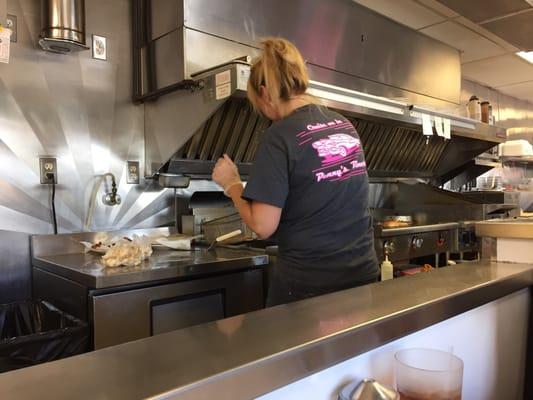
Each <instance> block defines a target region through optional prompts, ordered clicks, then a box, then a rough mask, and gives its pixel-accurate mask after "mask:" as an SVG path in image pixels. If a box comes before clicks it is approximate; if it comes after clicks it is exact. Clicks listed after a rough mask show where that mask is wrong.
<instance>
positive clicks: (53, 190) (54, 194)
mask: <svg viewBox="0 0 533 400" xmlns="http://www.w3.org/2000/svg"><path fill="white" fill-rule="evenodd" d="M47 178H48V179H51V180H52V222H53V224H54V235H57V216H56V179H55V177H54V174H50V173H49V174H47Z"/></svg>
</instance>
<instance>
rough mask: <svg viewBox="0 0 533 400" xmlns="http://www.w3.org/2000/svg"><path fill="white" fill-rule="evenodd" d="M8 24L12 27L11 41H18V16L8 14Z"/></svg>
mask: <svg viewBox="0 0 533 400" xmlns="http://www.w3.org/2000/svg"><path fill="white" fill-rule="evenodd" d="M6 21H7V22H6V25H7V27H8V28H9V29H11V41H12V42H14V43H16V42H17V16H16V15H12V14H7V19H6Z"/></svg>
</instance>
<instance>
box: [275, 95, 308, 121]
mask: <svg viewBox="0 0 533 400" xmlns="http://www.w3.org/2000/svg"><path fill="white" fill-rule="evenodd" d="M310 103H311V101H309V99H308V98H307V97H306V96H297V97H293V98H291V99H289V100H287V101H286V102H283V103H281V104H280V107H279V116H280V118H279V119H283V118H285V117H286V116H288V115H290V114H292V112H293V111H294V110H296V109H297V108H300V107H303V106H306V105H308V104H310Z"/></svg>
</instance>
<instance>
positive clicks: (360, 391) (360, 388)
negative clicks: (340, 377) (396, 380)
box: [338, 379, 400, 400]
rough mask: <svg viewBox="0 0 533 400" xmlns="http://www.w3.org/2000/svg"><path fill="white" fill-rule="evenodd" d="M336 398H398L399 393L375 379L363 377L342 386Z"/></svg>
mask: <svg viewBox="0 0 533 400" xmlns="http://www.w3.org/2000/svg"><path fill="white" fill-rule="evenodd" d="M338 400H400V395H399V394H398V392H396V391H395V390H393V389H390V388H388V387H386V386H384V385H382V384H381V383H379V382H377V381H376V380H375V379H364V380H363V381H362V382H359V383H357V382H352V383H350V384H348V385H346V386H345V387H344V388H342V390H341V391H340V393H339V397H338Z"/></svg>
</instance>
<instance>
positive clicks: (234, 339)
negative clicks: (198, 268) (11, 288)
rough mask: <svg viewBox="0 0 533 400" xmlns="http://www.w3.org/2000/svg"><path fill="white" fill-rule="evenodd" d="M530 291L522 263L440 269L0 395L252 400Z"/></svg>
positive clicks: (88, 357)
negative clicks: (467, 312)
mask: <svg viewBox="0 0 533 400" xmlns="http://www.w3.org/2000/svg"><path fill="white" fill-rule="evenodd" d="M532 284H533V265H529V264H506V263H489V262H479V263H471V264H463V265H457V266H452V267H447V268H442V269H438V270H434V271H431V272H428V273H424V274H418V275H415V276H411V277H404V278H399V279H395V280H391V281H386V282H381V283H376V284H371V285H367V286H363V287H359V288H354V289H349V290H345V291H342V292H337V293H333V294H330V295H326V296H321V297H317V298H313V299H308V300H304V301H300V302H296V303H292V304H288V305H282V306H277V307H273V308H270V309H265V310H261V311H256V312H252V313H248V314H244V315H241V316H236V317H232V318H228V319H225V320H220V321H216V322H212V323H207V324H203V325H198V326H194V327H190V328H186V329H183V330H179V331H174V332H170V333H166V334H162V335H158V336H154V337H150V338H147V339H142V340H138V341H135V342H130V343H126V344H122V345H119V346H114V347H109V348H106V349H103V350H99V351H95V352H93V353H88V354H84V355H81V356H76V357H72V358H69V359H65V360H60V361H56V362H53V363H49V364H45V365H40V366H36V367H31V368H27V369H25V370H19V371H14V372H9V373H5V374H1V375H0V393H2V398H3V399H18V400H21V399H33V398H40V399H70V398H77V399H93V398H99V399H140V398H146V397H153V398H158V399H171V398H179V399H208V398H217V399H232V400H235V399H250V398H255V397H257V396H259V395H261V394H264V393H267V392H270V391H272V390H274V389H276V388H279V387H282V386H285V385H287V384H289V383H291V382H294V381H296V380H298V379H301V378H303V377H306V376H308V375H310V374H312V373H315V372H317V371H320V370H323V369H325V368H328V367H330V366H332V365H334V364H336V363H339V362H341V361H344V360H347V359H349V358H352V357H355V356H357V355H359V354H362V353H364V352H366V351H369V350H371V349H374V348H377V347H379V346H381V345H383V344H385V343H388V342H390V341H392V340H395V339H397V338H400V337H403V336H405V335H407V334H409V333H412V332H415V331H418V330H420V329H423V328H425V327H428V326H430V325H433V324H436V323H438V322H440V321H443V320H445V319H448V318H450V317H453V316H455V315H458V314H461V313H463V312H466V311H468V310H471V309H474V308H477V307H479V306H481V305H483V304H486V303H489V302H492V301H494V300H497V299H499V298H502V297H504V296H506V295H508V294H510V293H513V292H516V291H518V290H521V289H524V288H528V287H531V285H532ZM45 388H46V389H45Z"/></svg>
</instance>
